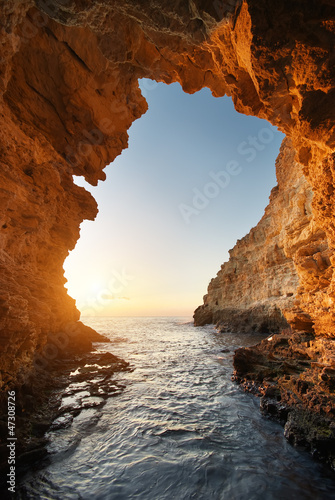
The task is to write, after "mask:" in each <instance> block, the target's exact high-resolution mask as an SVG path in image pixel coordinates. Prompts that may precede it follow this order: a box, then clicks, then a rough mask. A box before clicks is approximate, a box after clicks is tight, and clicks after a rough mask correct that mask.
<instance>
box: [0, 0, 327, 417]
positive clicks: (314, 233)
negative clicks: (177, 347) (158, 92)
mask: <svg viewBox="0 0 335 500" xmlns="http://www.w3.org/2000/svg"><path fill="white" fill-rule="evenodd" d="M334 7H335V2H334V1H333V0H310V1H309V2H306V1H304V0H295V1H294V2H292V1H289V0H278V1H277V2H268V1H266V0H257V1H256V0H225V1H221V0H213V1H207V0H189V1H171V0H170V1H168V0H150V1H148V2H140V1H139V0H124V1H122V2H121V1H117V0H100V1H99V2H97V1H95V0H88V1H87V2H82V1H81V0H57V1H56V0H55V1H52V0H36V1H33V0H7V1H6V2H2V3H1V4H0V9H1V20H2V29H1V34H0V46H1V60H0V90H1V101H0V102H1V115H0V120H1V127H0V134H1V146H0V147H1V153H0V155H1V156H0V161H1V178H0V187H1V192H2V196H1V208H2V210H1V221H0V242H1V256H0V265H1V275H0V310H1V318H0V330H1V333H0V344H1V368H2V387H3V389H7V388H8V387H10V386H13V385H17V384H22V383H23V382H24V380H25V378H26V377H27V376H28V375H29V373H31V372H33V371H34V370H35V364H34V358H35V357H36V356H41V355H42V354H43V352H44V351H43V350H44V349H45V347H46V346H48V343H49V344H50V342H51V341H50V335H51V336H52V335H53V336H54V337H53V338H54V339H55V338H56V337H55V335H56V336H57V335H58V337H57V338H60V337H59V335H60V334H61V333H62V332H64V330H66V331H72V330H73V328H74V327H75V326H74V325H76V322H77V321H78V318H79V313H78V311H77V310H76V307H75V302H74V300H73V299H71V298H70V297H69V296H68V295H67V293H66V290H65V289H64V283H65V279H64V276H63V267H62V266H63V262H64V259H65V258H66V256H67V255H68V252H69V250H71V249H72V248H73V247H74V246H75V244H76V241H77V239H78V237H79V225H80V223H81V221H82V220H83V219H94V217H95V215H96V213H97V207H96V203H95V201H94V200H93V198H92V196H91V195H90V194H89V193H87V192H86V191H85V190H84V189H83V188H79V187H77V186H76V185H75V184H74V182H73V175H81V176H84V177H85V179H86V180H87V181H88V182H90V183H91V184H93V185H95V184H96V183H97V181H98V180H99V179H101V180H103V179H104V178H105V174H104V172H103V169H104V167H105V166H106V165H107V164H108V163H109V162H111V161H112V160H113V159H114V158H115V157H116V156H117V155H118V154H120V152H121V151H122V149H123V148H125V147H127V137H128V136H127V129H128V128H129V127H130V125H131V123H132V122H133V121H134V120H135V119H137V118H139V117H140V116H141V115H142V114H143V113H144V112H145V111H146V109H147V105H146V102H145V100H144V99H143V97H142V96H141V93H140V90H139V87H138V79H139V78H142V77H147V78H152V79H155V80H157V81H163V82H166V83H171V82H175V81H177V82H180V83H181V85H182V87H183V89H184V90H185V91H186V92H189V93H193V92H196V91H197V90H199V89H201V88H203V87H209V88H210V89H211V90H212V92H213V95H214V96H216V97H218V96H222V95H224V94H227V95H229V96H232V99H233V101H234V104H235V107H236V109H237V111H239V112H241V113H245V114H252V115H255V116H258V117H261V118H266V119H267V120H269V121H270V122H271V123H273V124H274V125H276V126H277V127H278V128H279V129H280V130H281V131H283V132H284V133H285V134H286V135H287V137H288V138H289V140H287V141H286V143H285V145H284V146H283V148H282V150H281V155H280V158H279V160H278V165H277V175H278V187H277V188H275V190H274V191H273V192H272V195H271V200H270V205H269V207H268V209H267V210H266V213H265V216H264V218H263V219H262V221H261V222H260V224H259V225H258V226H257V228H255V229H254V230H252V231H251V233H250V235H248V236H247V237H246V238H244V239H242V240H241V241H240V242H239V243H238V245H237V247H236V248H235V249H234V250H233V251H232V253H231V261H230V262H229V263H228V264H226V265H225V266H224V268H223V269H222V270H221V271H220V273H219V275H218V277H217V278H216V279H215V280H214V281H213V282H212V284H211V286H210V293H209V295H208V298H207V299H206V300H207V301H208V302H206V303H208V304H209V305H208V309H211V308H212V309H211V311H210V312H208V311H207V313H208V314H207V315H208V318H209V316H210V314H212V315H213V318H215V320H216V319H218V320H219V321H221V322H222V324H224V323H226V317H225V314H224V312H223V311H224V309H225V308H226V309H230V310H233V313H234V310H235V311H236V310H237V311H238V310H239V308H241V310H243V311H244V312H245V311H248V310H249V312H250V309H252V310H253V314H254V316H253V317H252V318H251V319H252V321H251V323H252V324H251V326H253V324H255V325H256V328H257V329H263V330H266V329H268V330H271V329H272V328H273V324H277V325H278V324H279V322H280V323H281V322H282V324H285V322H286V321H287V322H288V323H289V324H290V325H292V327H293V328H294V329H300V330H301V329H304V330H305V331H306V332H307V331H308V332H310V334H311V335H314V336H316V338H317V339H320V341H321V340H322V342H323V344H322V345H323V346H324V350H325V352H326V351H327V349H330V346H331V345H332V342H333V339H334V336H335V318H334V307H333V301H334V293H335V292H334V285H335V280H334V278H333V268H334V261H335V260H334V256H333V254H332V249H333V247H334V241H335V226H334V220H335V219H334V195H333V193H334V182H335V181H334V157H333V149H334V143H335V108H334V95H335V85H334V83H335V64H334V59H335V53H334V31H335V21H334V13H335V9H334ZM294 155H295V156H294ZM312 192H313V197H312ZM287 226H288V227H287ZM253 247H254V248H255V252H253V254H252V255H251V253H250V252H251V249H252V248H253ZM239 256H242V257H243V259H242V260H239ZM249 269H253V270H254V271H256V275H254V276H253V279H251V278H250V276H249ZM235 271H236V272H235ZM238 273H239V274H238ZM257 273H258V276H257ZM238 276H240V277H241V280H238ZM240 282H241V283H240ZM229 290H231V291H233V292H232V295H230V294H229ZM246 290H249V292H248V294H249V297H248V298H247V299H246V298H245V296H244V292H245V291H246ZM291 294H293V295H291ZM234 297H237V298H238V300H234ZM225 298H226V299H227V302H225V303H224V302H223V301H224V300H225ZM213 301H214V302H213ZM216 302H217V304H216ZM264 308H265V309H264ZM270 309H271V311H272V313H271V318H272V319H271V321H268V322H267V323H266V324H262V320H261V316H262V314H263V313H262V311H264V310H266V311H267V314H268V312H269V310H270ZM234 314H235V313H234ZM248 314H249V313H248ZM248 314H247V315H246V316H245V319H247V318H248ZM284 318H285V319H284ZM272 321H273V324H272V323H271V322H272ZM71 329H72V330H71ZM63 338H64V336H63ZM313 338H314V337H313ZM48 339H49V340H48ZM291 351H292V350H291ZM316 353H317V350H315V351H314V354H313V356H317V354H316ZM326 358H327V356H326V355H324V356H323V359H326ZM327 359H328V358H327ZM241 376H242V375H241ZM327 376H331V375H329V374H328V375H327ZM329 387H331V384H330V385H329ZM312 406H313V405H312V404H311V405H310V407H312Z"/></svg>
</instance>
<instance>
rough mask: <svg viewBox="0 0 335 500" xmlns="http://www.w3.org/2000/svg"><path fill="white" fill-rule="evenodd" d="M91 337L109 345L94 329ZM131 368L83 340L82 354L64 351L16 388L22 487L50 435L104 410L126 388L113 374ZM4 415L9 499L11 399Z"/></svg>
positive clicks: (1, 465)
mask: <svg viewBox="0 0 335 500" xmlns="http://www.w3.org/2000/svg"><path fill="white" fill-rule="evenodd" d="M89 330H91V329H89ZM91 337H92V338H93V339H94V342H99V343H105V342H110V341H109V339H108V338H107V337H104V336H103V335H99V334H98V333H96V332H94V330H91ZM72 347H73V346H72ZM129 369H130V367H129V363H127V362H126V361H124V360H122V359H120V358H118V357H117V356H114V355H113V354H111V353H110V352H107V351H104V350H103V344H102V345H101V346H99V344H96V346H95V347H94V346H92V344H85V342H83V344H82V349H78V350H77V352H75V351H74V350H73V349H67V350H64V351H62V352H60V353H59V354H58V356H57V358H55V359H52V360H51V361H50V362H49V364H48V367H47V369H43V370H38V371H36V372H35V373H34V374H33V375H32V376H31V377H30V379H29V385H28V384H26V385H23V386H22V385H21V386H19V387H17V388H15V387H11V391H15V400H16V405H15V413H16V414H15V435H16V438H17V441H16V443H17V444H16V462H15V466H16V475H17V484H18V483H19V481H20V477H22V475H23V474H24V473H25V471H26V470H27V469H28V468H31V467H32V466H33V465H34V463H37V462H38V461H39V460H41V459H47V455H48V451H47V445H48V442H49V441H48V437H47V436H46V433H47V432H48V431H55V430H57V429H60V428H66V427H69V426H71V425H72V423H73V421H74V419H76V418H77V417H78V416H79V415H80V413H81V412H82V411H83V410H86V409H88V408H99V409H100V408H102V407H103V406H104V405H105V404H106V402H107V400H108V399H109V398H111V397H114V396H117V395H118V394H119V393H120V392H121V391H122V390H123V388H124V387H123V386H122V385H121V384H119V383H118V382H116V381H115V380H114V377H113V376H114V374H115V373H117V372H121V371H125V370H129ZM0 411H1V413H0V434H1V445H0V471H1V480H2V481H4V482H3V483H1V484H0V491H2V492H3V494H4V495H8V490H7V485H6V482H5V480H4V478H6V475H7V473H8V469H9V466H8V463H7V460H8V448H7V446H6V443H7V436H8V422H7V419H8V416H7V401H5V400H4V399H3V400H2V402H1V408H0ZM2 498H6V497H2Z"/></svg>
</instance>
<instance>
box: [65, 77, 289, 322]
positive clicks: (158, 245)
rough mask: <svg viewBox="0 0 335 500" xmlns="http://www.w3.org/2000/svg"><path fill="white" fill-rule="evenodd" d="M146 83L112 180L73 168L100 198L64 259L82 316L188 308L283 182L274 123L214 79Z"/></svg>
mask: <svg viewBox="0 0 335 500" xmlns="http://www.w3.org/2000/svg"><path fill="white" fill-rule="evenodd" d="M139 85H140V88H141V91H142V94H143V96H144V97H145V98H146V100H147V102H148V105H149V109H148V111H147V113H146V114H145V115H144V116H142V117H141V119H140V120H137V121H136V122H135V123H134V124H133V125H132V127H131V129H130V131H129V145H128V149H126V150H124V151H123V152H122V154H121V155H120V156H118V157H117V158H116V159H115V160H114V162H113V163H111V164H110V165H109V166H108V167H107V169H106V173H107V180H106V181H105V182H102V183H99V186H98V187H92V186H90V185H89V184H87V183H86V182H85V181H83V178H81V177H76V178H75V182H76V183H77V184H78V185H80V186H83V187H85V188H86V189H87V190H89V191H90V192H91V193H92V194H93V196H94V198H95V199H96V200H97V202H98V207H99V214H98V216H97V218H96V220H95V221H94V222H93V223H92V222H88V221H84V223H83V224H82V226H81V237H80V239H79V241H78V243H77V246H76V248H75V250H74V251H72V252H71V254H70V256H69V257H68V259H67V260H66V262H65V265H64V268H65V271H66V274H65V276H66V278H67V279H68V283H67V285H66V286H67V288H68V290H69V294H70V295H71V296H72V297H74V298H75V299H76V300H77V307H78V308H79V310H80V311H81V313H82V316H83V317H85V316H109V315H112V316H119V315H120V316H191V315H192V313H193V310H194V309H195V308H196V306H197V305H198V304H199V303H200V302H201V301H202V296H203V294H204V293H205V292H206V289H207V285H208V282H209V280H210V279H211V278H212V277H213V276H215V275H216V273H217V271H218V270H219V268H220V266H221V264H222V263H223V262H224V261H226V260H228V257H229V256H228V250H229V249H231V248H232V247H233V246H234V245H235V243H236V240H237V239H239V238H241V237H243V236H244V235H245V234H246V233H248V232H249V230H250V229H251V228H252V227H253V226H255V225H256V224H257V223H258V221H259V220H260V219H261V217H262V215H263V212H264V208H265V206H266V205H267V204H268V197H269V194H270V191H271V189H272V188H273V187H274V186H275V185H276V177H275V168H274V165H275V159H276V157H277V155H278V151H279V147H280V143H281V141H282V139H283V137H284V135H283V134H282V133H281V132H279V131H278V130H277V129H276V128H275V127H273V126H272V125H270V124H269V123H268V122H266V121H265V120H260V119H259V118H255V117H250V116H246V115H242V114H239V113H237V112H236V110H235V109H234V106H233V103H232V101H231V99H230V98H229V97H220V98H215V97H213V96H212V94H211V92H210V90H209V89H207V88H204V89H202V90H201V91H199V92H197V93H195V94H192V95H190V94H187V93H185V92H183V90H182V89H181V87H180V85H179V84H177V83H174V84H171V85H166V84H163V83H157V82H155V81H152V80H148V79H142V80H140V81H139Z"/></svg>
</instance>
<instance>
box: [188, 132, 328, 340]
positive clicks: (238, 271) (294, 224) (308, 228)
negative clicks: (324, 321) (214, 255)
mask: <svg viewBox="0 0 335 500" xmlns="http://www.w3.org/2000/svg"><path fill="white" fill-rule="evenodd" d="M276 172H277V180H278V184H277V186H276V187H274V188H273V189H272V192H271V196H270V202H269V205H268V206H267V207H266V209H265V213H264V216H263V218H262V219H261V221H260V222H259V223H258V225H257V226H256V227H255V228H253V229H252V230H251V231H250V233H249V234H247V235H246V236H245V237H244V238H242V239H241V240H239V241H238V242H237V243H236V245H235V247H234V248H233V249H232V250H230V259H229V262H227V263H225V264H223V265H222V267H221V270H220V271H219V272H218V275H217V277H216V278H214V279H213V280H212V281H211V282H210V284H209V287H208V294H207V295H206V296H205V297H204V304H203V305H202V306H200V307H199V308H198V309H197V310H196V311H195V314H194V319H195V324H196V325H199V324H200V325H201V324H206V323H215V324H216V325H217V326H218V328H220V330H221V331H225V330H226V331H232V330H233V331H255V332H262V333H271V332H278V331H280V330H282V329H283V328H287V327H288V323H287V320H286V317H285V316H288V314H292V310H293V311H294V317H295V318H297V316H298V311H296V308H295V307H294V304H295V302H296V296H297V289H298V286H299V276H298V273H299V269H298V265H295V263H296V262H297V261H298V260H299V257H298V256H297V254H299V255H300V253H301V249H302V248H305V247H306V245H308V244H309V243H310V242H314V241H315V240H317V241H319V240H320V238H321V231H320V230H319V229H318V228H317V226H316V225H315V222H314V219H313V215H312V208H311V205H312V199H313V193H312V188H311V185H310V184H309V182H308V181H307V180H306V177H305V176H304V174H303V168H302V166H301V165H300V164H299V163H297V162H296V161H295V151H294V149H293V147H292V143H291V141H290V140H289V139H285V140H284V141H283V144H282V146H281V151H280V154H279V156H278V158H277V161H276ZM304 319H305V322H304V327H305V328H309V329H310V328H311V322H310V319H309V316H307V315H306V314H305V315H304V313H302V312H301V311H300V321H303V320H304Z"/></svg>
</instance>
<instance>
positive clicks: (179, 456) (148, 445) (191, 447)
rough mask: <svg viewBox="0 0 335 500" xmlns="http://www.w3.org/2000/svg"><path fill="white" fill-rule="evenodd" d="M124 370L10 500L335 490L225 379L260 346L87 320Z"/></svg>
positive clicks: (317, 494) (154, 325) (204, 330)
mask: <svg viewBox="0 0 335 500" xmlns="http://www.w3.org/2000/svg"><path fill="white" fill-rule="evenodd" d="M84 322H85V323H86V324H89V325H90V326H92V327H93V328H95V329H96V330H97V331H99V332H100V333H103V334H105V335H107V336H108V337H110V339H111V343H110V344H109V343H108V344H97V345H96V346H97V348H98V349H99V350H102V351H105V350H107V351H110V352H113V353H114V354H116V355H118V356H120V357H122V358H123V359H125V360H127V361H129V362H130V364H131V366H132V368H133V371H131V372H121V373H117V374H115V375H114V379H115V384H116V385H118V386H122V387H124V388H123V390H121V391H118V392H117V395H116V396H115V397H111V398H110V399H109V400H108V401H107V404H106V405H105V406H104V407H102V408H99V407H98V408H87V409H84V410H82V411H81V412H80V413H79V414H78V415H77V416H76V417H75V419H74V421H73V423H72V425H71V426H68V427H66V428H64V429H58V430H55V431H51V432H50V433H49V438H50V445H49V452H50V455H49V458H48V460H46V461H44V462H42V463H40V464H39V465H38V466H37V467H35V468H34V469H32V470H30V471H29V472H27V473H26V475H25V476H24V477H22V480H21V485H20V488H19V493H18V498H21V499H42V500H44V499H45V500H47V499H48V500H51V499H52V500H67V499H69V500H70V499H71V500H72V499H84V500H105V499H106V500H107V499H108V500H109V499H110V500H128V499H129V500H130V499H141V500H174V499H175V500H189V499H196V500H210V499H224V500H256V499H257V500H272V499H273V500H282V499H287V500H290V499H292V500H293V499H294V500H299V499H301V500H305V499H311V500H317V499H325V500H326V499H334V498H335V481H334V480H333V479H332V478H331V477H330V476H329V474H328V473H327V472H326V471H325V470H324V469H323V468H322V466H321V465H319V464H317V463H316V462H314V461H313V460H312V459H311V457H310V456H309V455H308V454H307V453H306V452H302V451H299V450H296V449H294V448H293V447H291V446H290V445H289V444H288V443H287V442H286V440H285V439H284V437H283V429H282V427H281V426H280V425H279V424H276V423H274V422H272V421H270V420H268V419H266V418H265V417H262V416H261V414H260V412H259V399H258V398H256V397H254V396H252V395H249V394H245V393H244V392H243V391H242V390H241V389H240V388H239V387H238V386H237V385H236V384H235V383H233V382H232V381H231V375H232V372H233V366H232V359H233V352H234V350H235V349H236V348H237V347H240V346H246V345H252V344H254V343H256V342H257V341H258V340H259V339H260V338H261V337H259V336H258V337H257V336H255V335H253V336H251V335H236V334H220V333H218V332H216V331H215V329H214V328H213V327H211V326H207V327H200V328H194V326H193V325H192V323H190V322H188V320H187V318H179V317H178V318H87V319H86V320H85V319H84Z"/></svg>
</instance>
